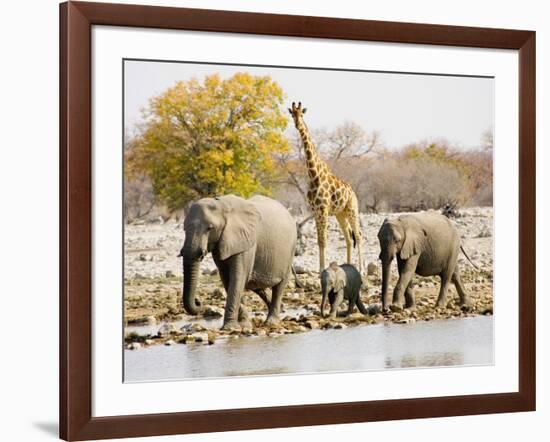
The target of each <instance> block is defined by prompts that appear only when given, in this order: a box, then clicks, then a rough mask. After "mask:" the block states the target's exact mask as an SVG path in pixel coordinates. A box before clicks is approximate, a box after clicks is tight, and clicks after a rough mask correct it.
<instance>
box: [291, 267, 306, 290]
mask: <svg viewBox="0 0 550 442" xmlns="http://www.w3.org/2000/svg"><path fill="white" fill-rule="evenodd" d="M290 268H291V269H292V274H293V275H294V285H295V286H296V287H298V288H299V289H303V288H304V287H305V286H304V284H302V282H301V281H300V280H299V279H298V275H297V274H296V269H295V268H294V266H290Z"/></svg>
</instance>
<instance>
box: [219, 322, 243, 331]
mask: <svg viewBox="0 0 550 442" xmlns="http://www.w3.org/2000/svg"><path fill="white" fill-rule="evenodd" d="M221 329H222V330H225V331H229V332H232V331H239V332H240V331H241V330H242V327H241V324H239V322H237V321H227V322H225V323H224V324H223V326H222V328H221Z"/></svg>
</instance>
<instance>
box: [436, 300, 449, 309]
mask: <svg viewBox="0 0 550 442" xmlns="http://www.w3.org/2000/svg"><path fill="white" fill-rule="evenodd" d="M435 308H436V309H438V310H445V309H446V308H447V303H446V302H441V301H437V304H436V305H435Z"/></svg>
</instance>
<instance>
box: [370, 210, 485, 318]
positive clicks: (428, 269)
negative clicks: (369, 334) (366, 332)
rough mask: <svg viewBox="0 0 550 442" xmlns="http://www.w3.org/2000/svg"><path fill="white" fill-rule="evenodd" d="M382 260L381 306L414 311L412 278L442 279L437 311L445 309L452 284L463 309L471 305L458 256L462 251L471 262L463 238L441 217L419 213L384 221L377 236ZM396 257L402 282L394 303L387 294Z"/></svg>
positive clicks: (445, 218) (398, 283) (399, 283)
mask: <svg viewBox="0 0 550 442" xmlns="http://www.w3.org/2000/svg"><path fill="white" fill-rule="evenodd" d="M378 240H379V241H380V249H381V252H380V259H381V261H382V306H383V308H384V309H388V308H390V306H392V305H393V306H394V307H395V308H397V309H401V308H403V304H404V303H405V307H407V308H414V306H415V300H414V294H413V291H412V277H413V276H414V274H415V273H416V274H418V275H421V276H434V275H439V276H440V278H441V287H440V289H439V297H438V299H437V307H438V308H444V307H445V306H446V301H445V299H446V293H447V289H448V287H449V283H450V282H451V281H452V282H453V284H454V285H455V286H456V289H457V291H458V295H459V297H460V304H461V305H462V306H463V307H467V306H468V305H469V302H470V301H469V298H468V295H467V293H466V291H465V290H464V286H463V285H462V281H461V280H460V272H459V269H458V264H457V260H458V254H459V253H460V250H462V253H464V255H465V256H466V258H468V261H470V263H472V265H473V266H474V267H476V266H475V264H474V263H473V262H472V261H471V260H470V257H469V256H468V255H467V254H466V252H465V251H464V249H463V248H462V246H461V245H460V237H459V236H458V232H457V231H456V229H455V227H454V226H453V225H452V223H451V221H449V219H448V218H447V217H445V216H443V215H441V214H439V213H431V212H427V213H419V214H415V215H405V216H401V217H399V218H397V219H395V220H388V219H386V220H384V223H383V224H382V227H380V231H379V232H378ZM396 256H397V269H398V271H399V279H398V281H397V284H396V286H395V289H394V292H393V300H392V299H391V298H390V296H389V293H388V285H389V278H390V266H391V263H392V261H393V258H394V257H396Z"/></svg>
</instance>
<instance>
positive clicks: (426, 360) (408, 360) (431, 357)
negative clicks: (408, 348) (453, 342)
mask: <svg viewBox="0 0 550 442" xmlns="http://www.w3.org/2000/svg"><path fill="white" fill-rule="evenodd" d="M453 365H464V360H463V358H462V354H461V353H456V352H455V353H451V352H442V353H432V354H424V355H413V354H406V355H403V356H401V358H399V359H392V358H391V357H388V358H386V360H385V361H384V368H411V367H449V366H453Z"/></svg>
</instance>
